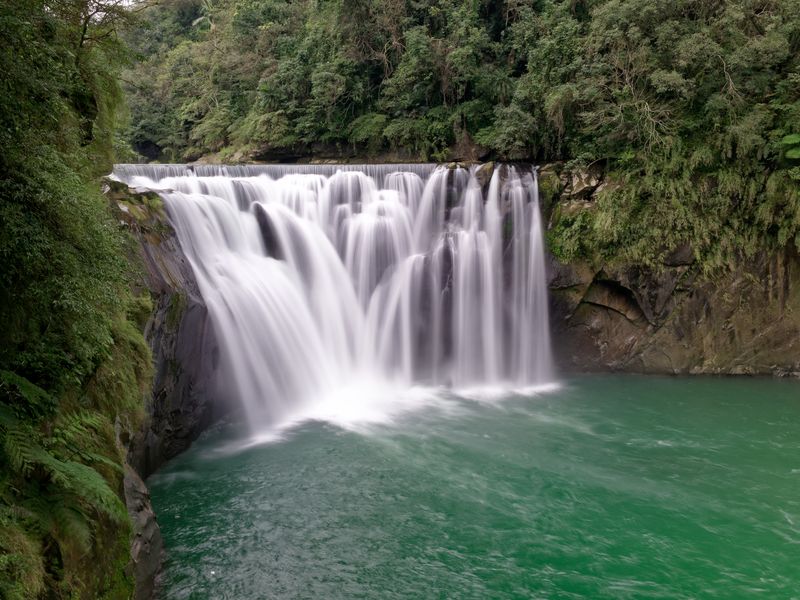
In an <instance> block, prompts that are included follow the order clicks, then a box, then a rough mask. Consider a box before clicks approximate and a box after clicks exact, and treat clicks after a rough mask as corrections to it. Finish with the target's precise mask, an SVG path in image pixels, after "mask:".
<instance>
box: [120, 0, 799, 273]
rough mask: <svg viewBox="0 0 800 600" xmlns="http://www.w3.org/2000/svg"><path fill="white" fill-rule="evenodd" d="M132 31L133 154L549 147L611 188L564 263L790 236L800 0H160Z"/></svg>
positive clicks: (720, 258) (711, 251)
mask: <svg viewBox="0 0 800 600" xmlns="http://www.w3.org/2000/svg"><path fill="white" fill-rule="evenodd" d="M130 44H131V45H132V47H133V48H134V49H135V52H136V54H137V56H138V57H139V59H140V62H139V63H138V64H137V65H136V66H135V68H133V69H132V70H131V71H129V72H128V73H126V74H125V81H126V86H127V90H128V94H129V95H128V98H129V105H130V113H131V127H130V130H129V132H128V136H129V139H130V142H131V143H132V145H133V147H134V148H135V149H136V150H137V151H138V152H140V153H141V154H143V155H145V156H146V157H148V158H149V159H158V160H162V161H187V160H194V159H198V158H200V157H212V158H213V159H215V160H222V161H231V160H233V161H237V160H248V159H263V160H294V159H297V158H303V157H311V156H322V157H347V156H358V157H362V158H365V159H369V158H373V159H376V158H377V159H384V160H397V159H410V160H452V159H462V160H470V159H471V160H475V159H489V158H497V159H504V160H529V161H534V162H537V163H539V164H542V163H545V162H550V161H564V162H566V163H567V165H568V166H583V167H593V168H597V169H600V170H602V171H604V172H606V173H610V174H611V175H612V177H613V179H614V180H616V181H617V182H619V183H623V184H624V185H622V186H618V187H614V186H612V189H610V190H609V191H608V192H606V193H605V194H604V195H603V198H605V199H606V202H605V204H604V203H603V202H601V203H599V205H598V207H597V210H595V211H593V212H592V213H591V214H588V213H585V212H583V213H577V214H573V215H569V216H568V217H565V218H564V219H562V220H560V221H559V222H558V223H557V224H556V231H555V232H551V238H552V239H551V241H552V247H553V249H554V251H555V252H556V253H557V254H560V255H561V256H562V257H564V258H571V257H575V256H578V255H586V254H590V253H596V252H600V253H602V254H604V255H605V256H607V257H612V256H623V257H625V258H629V259H632V260H640V261H645V262H647V261H654V260H656V258H657V257H658V256H659V254H660V253H662V252H663V251H665V249H666V248H668V247H669V246H674V245H675V244H679V243H683V242H689V243H691V244H692V246H693V248H694V249H695V253H696V254H697V255H698V257H701V258H703V260H704V263H705V264H707V265H710V266H711V268H713V267H715V266H719V265H722V264H725V263H727V262H730V261H731V260H732V259H733V258H734V257H736V256H739V255H741V254H745V255H751V254H752V253H754V252H756V251H757V250H759V249H761V248H763V247H764V246H765V244H766V245H767V246H772V247H775V246H778V247H783V246H785V245H786V244H787V243H790V242H794V243H795V244H797V243H798V242H800V238H798V231H800V199H799V197H798V184H799V183H800V170H799V167H798V165H800V160H798V159H800V0H508V1H505V2H503V1H497V0H407V1H400V2H395V1H388V0H296V1H291V2H289V1H286V0H215V1H211V0H169V1H167V2H164V3H161V4H160V5H159V6H157V7H155V8H152V9H151V10H149V11H145V19H144V21H143V22H142V24H141V27H139V28H138V29H137V30H136V31H135V32H132V33H131V34H130Z"/></svg>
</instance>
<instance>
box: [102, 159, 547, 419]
mask: <svg viewBox="0 0 800 600" xmlns="http://www.w3.org/2000/svg"><path fill="white" fill-rule="evenodd" d="M114 174H115V176H116V177H117V178H119V179H120V180H122V181H125V182H127V183H128V184H129V185H133V186H137V187H146V188H150V189H154V190H157V191H158V192H159V193H160V195H161V197H162V198H163V200H164V202H165V205H166V207H167V210H168V212H169V215H170V218H171V220H172V222H173V224H174V226H175V230H176V232H177V235H178V239H179V241H180V244H181V247H182V249H183V251H184V253H185V255H186V257H187V258H188V260H189V261H190V263H191V265H192V268H193V270H194V272H195V275H196V277H197V281H198V285H199V287H200V291H201V293H202V295H203V298H204V300H205V301H206V304H207V305H208V308H209V312H210V315H211V318H212V322H213V324H214V327H215V329H216V332H217V335H218V338H219V339H220V344H221V349H222V355H223V357H224V361H225V364H224V366H225V372H226V373H227V376H228V379H229V381H227V383H228V384H229V385H230V386H233V387H234V391H235V393H236V395H237V396H238V397H239V398H240V399H241V401H242V405H243V406H244V407H245V409H246V410H247V412H248V417H249V419H250V422H251V423H253V424H255V425H256V426H261V425H264V424H269V423H281V422H283V421H286V420H287V419H291V418H292V416H293V415H294V414H297V413H298V411H300V412H302V409H303V407H304V406H307V405H308V404H313V403H314V402H316V401H318V399H319V398H323V397H329V396H330V394H331V392H332V391H333V392H335V391H336V390H347V389H350V388H351V387H352V385H353V382H354V381H371V382H376V381H377V382H384V383H386V382H390V383H391V384H393V385H399V386H405V387H411V386H442V385H444V386H451V387H455V388H475V387H484V386H491V387H504V388H529V387H533V386H539V385H543V384H547V383H549V382H551V381H552V377H553V373H552V362H551V357H550V335H549V329H548V311H547V287H546V279H545V260H544V243H543V235H542V224H541V217H540V211H539V195H538V187H537V180H536V172H535V170H531V169H526V168H522V167H514V166H502V167H499V168H497V169H494V171H493V173H492V176H491V179H490V180H489V182H488V183H486V182H484V183H485V185H482V184H481V182H480V181H479V177H478V175H479V171H478V169H477V168H476V167H473V168H471V169H463V168H456V169H453V168H446V167H436V166H434V165H365V166H349V165H348V166H288V165H275V166H247V167H216V166H195V167H186V166H178V165H118V166H117V167H116V168H115V171H114ZM375 393H379V392H375ZM334 410H335V407H334Z"/></svg>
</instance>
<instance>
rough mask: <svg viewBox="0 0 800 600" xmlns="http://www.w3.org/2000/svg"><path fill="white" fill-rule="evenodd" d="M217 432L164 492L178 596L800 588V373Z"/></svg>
mask: <svg viewBox="0 0 800 600" xmlns="http://www.w3.org/2000/svg"><path fill="white" fill-rule="evenodd" d="M236 437H237V431H236V429H235V428H234V427H233V426H224V427H218V428H216V429H215V430H214V431H211V432H208V434H206V435H205V436H204V437H203V438H202V439H201V440H200V441H199V442H197V443H196V444H195V445H194V446H193V447H192V449H191V450H190V451H189V452H187V453H185V454H183V455H181V456H179V457H178V458H176V459H175V460H173V461H172V462H170V463H169V464H168V465H166V466H165V467H164V468H163V469H162V470H161V471H159V472H158V473H157V474H156V475H154V476H153V477H152V478H151V479H150V481H149V483H150V485H151V492H152V497H153V503H154V505H155V509H156V511H157V514H158V519H159V523H160V524H161V527H162V531H163V534H164V538H165V544H166V550H167V561H166V565H165V573H164V581H163V592H162V596H163V597H165V598H169V599H172V598H198V599H205V598H213V599H217V598H220V599H222V598H230V599H250V598H320V599H329V598H481V599H482V598H726V599H727V598H769V599H783V598H787V599H788V598H800V382H797V381H777V380H760V379H713V378H694V379H681V378H646V377H632V376H625V377H622V376H619V377H617V376H614V377H611V376H609V377H585V378H577V379H572V380H568V381H565V382H563V384H562V386H561V388H560V389H558V390H556V391H553V392H549V393H546V394H542V395H538V396H528V397H525V396H518V395H512V396H506V397H504V398H501V399H500V398H494V399H486V398H484V399H480V400H476V399H465V398H459V397H456V396H454V395H449V394H447V395H442V396H441V397H440V398H439V399H438V400H435V401H431V402H429V403H427V404H422V405H421V406H418V407H417V409H416V410H414V411H410V412H406V413H403V414H401V415H397V416H395V418H394V419H393V420H390V421H384V422H383V423H380V424H375V425H371V426H370V425H359V426H353V427H344V428H343V427H341V426H338V425H334V424H329V423H326V422H321V421H310V422H306V423H303V424H300V425H298V426H296V427H295V428H294V429H291V430H289V431H286V432H284V434H283V436H282V437H281V438H280V439H276V440H273V441H271V442H269V443H262V444H259V445H252V446H249V447H244V448H243V447H241V444H237V442H236Z"/></svg>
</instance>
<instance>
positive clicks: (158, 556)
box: [124, 466, 164, 600]
mask: <svg viewBox="0 0 800 600" xmlns="http://www.w3.org/2000/svg"><path fill="white" fill-rule="evenodd" d="M124 487H125V504H126V505H127V507H128V514H129V516H130V518H131V522H132V523H133V539H132V540H131V561H130V563H129V564H128V571H129V572H128V576H129V577H130V578H131V579H133V580H134V581H135V582H136V587H135V590H136V591H135V593H134V598H135V599H136V600H147V599H148V598H152V597H153V596H154V594H155V590H156V585H157V582H158V575H159V572H160V569H161V561H162V558H163V554H164V545H163V542H162V539H161V530H160V529H159V527H158V523H157V522H156V515H155V513H154V512H153V507H152V505H151V503H150V492H148V490H147V486H146V485H145V484H144V482H143V481H142V479H141V477H139V475H138V474H137V473H136V471H134V470H133V469H132V468H131V467H130V466H126V467H125V479H124Z"/></svg>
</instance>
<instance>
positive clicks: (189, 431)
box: [106, 181, 225, 478]
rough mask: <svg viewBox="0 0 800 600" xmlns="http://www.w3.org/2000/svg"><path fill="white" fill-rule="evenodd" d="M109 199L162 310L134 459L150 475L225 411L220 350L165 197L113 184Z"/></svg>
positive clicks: (155, 320) (155, 325) (155, 324)
mask: <svg viewBox="0 0 800 600" xmlns="http://www.w3.org/2000/svg"><path fill="white" fill-rule="evenodd" d="M107 185H108V189H107V192H106V194H107V196H108V197H109V199H110V201H111V202H112V204H113V206H114V208H115V211H116V214H117V215H118V217H119V218H120V221H121V222H122V223H123V225H124V226H125V227H126V228H127V230H128V231H129V232H130V233H131V234H132V236H133V237H134V241H135V244H133V246H134V247H133V248H132V251H133V252H136V253H138V256H137V257H136V259H137V260H135V261H132V262H134V263H135V264H141V265H142V266H143V272H142V273H141V282H140V285H141V286H142V287H144V288H146V289H147V290H149V292H150V295H151V297H152V298H153V303H154V309H153V312H152V315H151V317H150V320H149V321H148V323H147V326H146V328H145V338H146V339H147V342H148V344H149V345H150V349H151V351H152V353H153V361H154V366H155V377H154V384H153V394H152V398H151V401H150V402H149V404H148V406H147V415H146V419H145V424H144V427H143V428H142V429H141V430H140V431H138V432H135V433H134V434H133V436H132V438H131V439H130V440H129V442H128V448H129V452H128V461H129V463H130V464H131V465H132V466H133V468H134V469H136V471H137V472H138V473H139V475H141V476H142V477H143V478H146V477H147V476H148V475H150V473H152V472H153V471H155V470H156V469H157V468H158V467H159V466H160V465H161V464H162V463H163V462H164V461H166V460H168V459H170V458H172V457H173V456H176V455H177V454H179V453H181V452H182V451H184V450H186V448H188V447H189V445H190V444H191V443H192V442H193V441H194V440H195V439H196V438H197V436H198V435H200V434H201V433H202V432H203V431H204V430H205V429H207V428H208V426H209V425H210V424H211V423H212V422H214V421H215V420H217V419H219V418H220V417H221V416H222V414H223V413H224V411H225V404H224V403H222V402H220V401H219V399H220V398H221V397H222V394H221V391H220V390H218V389H216V387H215V382H216V380H217V378H216V376H215V375H216V371H217V369H218V367H219V364H218V363H219V351H218V347H217V342H216V339H215V336H214V329H213V327H212V326H211V322H210V320H209V316H208V310H207V309H206V306H205V304H204V302H203V299H202V296H201V295H200V291H199V290H198V287H197V281H196V280H195V277H194V273H193V271H192V268H191V265H190V264H189V263H188V261H187V260H186V258H185V257H184V255H183V252H182V251H181V249H180V245H179V243H178V239H177V237H176V235H175V231H174V230H173V228H172V226H171V225H170V222H169V218H168V216H167V214H166V212H165V210H164V207H163V204H162V201H161V198H160V197H159V196H158V195H157V194H155V193H153V192H149V191H147V190H135V189H129V188H128V187H127V185H125V184H122V183H119V182H115V181H109V182H108V183H107Z"/></svg>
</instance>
